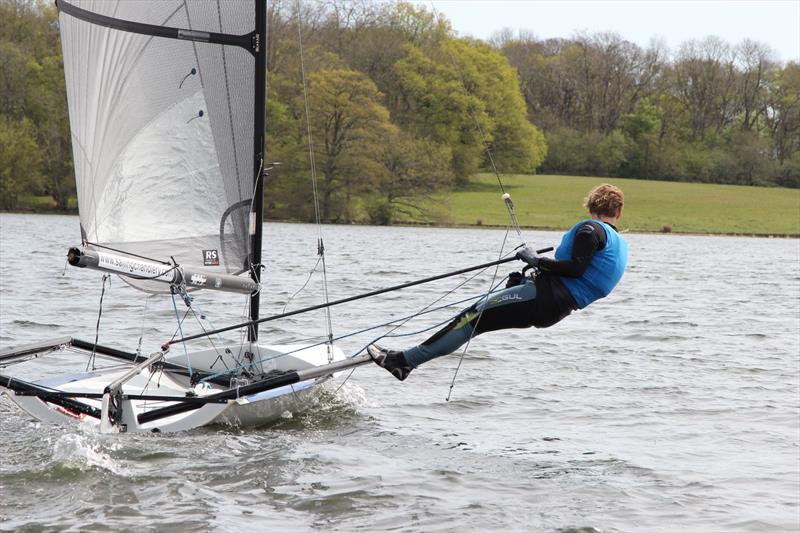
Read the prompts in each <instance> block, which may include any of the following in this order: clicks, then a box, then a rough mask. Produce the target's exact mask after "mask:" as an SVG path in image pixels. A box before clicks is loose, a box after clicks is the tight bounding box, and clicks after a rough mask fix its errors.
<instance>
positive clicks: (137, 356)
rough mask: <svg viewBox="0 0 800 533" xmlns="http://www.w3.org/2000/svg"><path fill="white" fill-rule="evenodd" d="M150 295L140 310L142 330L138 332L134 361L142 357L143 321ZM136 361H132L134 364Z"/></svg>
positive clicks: (145, 316)
mask: <svg viewBox="0 0 800 533" xmlns="http://www.w3.org/2000/svg"><path fill="white" fill-rule="evenodd" d="M151 296H152V294H148V295H147V297H146V298H145V299H144V309H142V329H141V330H140V331H139V345H138V346H137V347H136V359H138V358H139V356H141V355H142V339H143V338H144V321H145V319H146V318H147V304H148V303H149V302H150V297H151ZM136 359H134V360H133V362H134V363H136Z"/></svg>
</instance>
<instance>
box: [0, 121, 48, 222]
mask: <svg viewBox="0 0 800 533" xmlns="http://www.w3.org/2000/svg"><path fill="white" fill-rule="evenodd" d="M40 167H41V158H40V157H39V150H38V149H37V146H36V138H35V132H34V129H33V124H32V123H31V121H30V120H28V119H27V118H22V119H20V120H17V121H15V120H11V119H8V118H6V117H3V116H0V208H1V209H13V208H15V207H16V205H17V199H18V198H19V196H20V195H22V194H37V193H38V192H39V187H40V184H41V180H42V178H41V174H40Z"/></svg>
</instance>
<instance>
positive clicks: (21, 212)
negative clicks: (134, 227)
mask: <svg viewBox="0 0 800 533" xmlns="http://www.w3.org/2000/svg"><path fill="white" fill-rule="evenodd" d="M0 214H11V215H69V216H78V210H77V209H74V210H67V211H58V210H55V209H53V210H42V211H39V210H35V209H27V210H12V211H8V210H0ZM263 221H264V222H278V223H281V224H313V222H307V221H303V220H288V219H287V220H284V219H277V218H265V219H264V220H263ZM327 224H330V225H332V226H367V227H381V226H382V225H381V224H365V223H360V222H355V223H349V224H348V223H344V222H328V223H327ZM383 226H386V227H394V228H404V227H406V228H442V229H493V230H496V229H503V228H505V227H506V226H501V225H494V224H434V223H428V222H398V223H396V224H385V225H383ZM520 229H523V230H532V231H566V230H568V229H569V228H563V227H556V226H552V227H548V226H525V225H521V226H520ZM620 233H622V234H626V233H629V234H638V235H687V236H695V237H750V238H759V239H800V234H798V233H734V232H713V231H702V232H698V231H648V230H639V229H621V230H620Z"/></svg>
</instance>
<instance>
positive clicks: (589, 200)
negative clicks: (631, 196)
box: [583, 183, 625, 217]
mask: <svg viewBox="0 0 800 533" xmlns="http://www.w3.org/2000/svg"><path fill="white" fill-rule="evenodd" d="M624 203H625V195H624V194H622V189H620V188H619V187H615V186H613V185H609V184H608V183H603V184H602V185H598V186H597V187H595V188H594V189H592V190H591V191H589V196H587V197H586V198H584V199H583V206H584V207H585V208H586V209H588V210H589V213H593V214H596V215H605V216H608V217H613V216H616V215H617V212H618V211H619V209H620V208H622V206H623V204H624Z"/></svg>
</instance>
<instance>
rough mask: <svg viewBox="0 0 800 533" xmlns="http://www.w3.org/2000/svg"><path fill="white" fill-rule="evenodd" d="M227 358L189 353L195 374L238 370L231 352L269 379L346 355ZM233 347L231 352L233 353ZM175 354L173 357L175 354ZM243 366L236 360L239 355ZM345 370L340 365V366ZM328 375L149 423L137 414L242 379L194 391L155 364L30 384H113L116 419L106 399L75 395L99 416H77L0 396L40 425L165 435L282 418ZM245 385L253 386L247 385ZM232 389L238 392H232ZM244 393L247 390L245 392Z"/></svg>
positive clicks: (284, 351) (304, 403) (322, 351)
mask: <svg viewBox="0 0 800 533" xmlns="http://www.w3.org/2000/svg"><path fill="white" fill-rule="evenodd" d="M227 348H228V350H230V352H231V353H226V352H225V349H220V350H204V351H200V352H194V353H191V354H189V359H190V361H191V363H192V369H193V371H195V372H197V371H200V372H205V373H206V375H207V374H208V373H214V372H220V371H223V370H226V369H235V368H236V367H237V365H238V363H237V361H236V359H237V358H234V357H233V353H236V354H237V355H240V354H244V353H245V350H249V351H251V353H252V354H253V360H254V361H256V363H255V367H256V368H257V369H258V370H259V371H261V372H264V373H265V375H266V377H267V378H270V377H274V376H276V375H277V376H280V374H281V373H285V372H289V373H295V372H301V374H302V373H303V372H310V373H312V374H313V373H314V370H315V369H316V368H319V367H322V368H324V367H326V366H327V365H329V363H330V362H334V363H341V362H343V361H344V359H345V357H344V355H343V354H342V352H341V350H339V349H338V348H335V347H332V348H331V349H330V356H329V349H328V347H327V346H324V345H322V346H311V347H304V346H298V345H273V346H267V345H258V346H255V345H253V346H252V349H250V348H251V346H250V345H245V347H243V348H241V347H239V346H236V347H232V346H228V347H227ZM234 349H235V350H236V352H234ZM176 351H179V349H178V350H176ZM238 359H239V360H240V361H241V360H242V357H238ZM164 361H165V362H167V363H174V364H180V365H185V364H186V357H185V356H183V355H174V356H172V357H170V358H167V359H165V360H164ZM345 364H346V363H345ZM331 377H333V374H332V373H331V372H328V373H324V374H322V375H320V376H319V377H315V378H312V379H305V380H301V381H298V382H296V383H291V384H288V385H283V386H278V387H276V388H270V389H268V390H262V391H260V392H255V393H252V394H247V393H244V394H241V395H239V394H238V393H237V392H232V393H231V394H232V397H231V398H229V399H225V400H222V401H219V402H215V403H205V404H201V403H197V404H195V405H193V406H192V407H190V408H188V409H185V410H183V411H182V412H177V413H175V414H173V415H169V416H159V417H158V418H157V419H155V420H142V419H141V415H144V414H146V413H150V416H152V415H153V412H158V410H159V409H163V408H167V407H174V406H179V405H183V404H184V403H185V402H183V401H181V400H185V399H186V398H187V393H188V394H189V395H191V396H195V397H197V398H207V397H210V396H213V395H215V394H217V395H218V394H221V393H225V391H238V389H239V388H244V387H246V386H247V385H248V383H247V381H246V380H244V379H243V380H242V381H241V382H238V383H236V384H234V386H233V387H232V388H228V387H223V386H221V385H217V384H213V383H212V384H208V383H204V384H201V385H197V386H192V385H191V383H190V380H189V378H188V376H186V375H182V374H181V373H179V372H175V371H170V370H163V369H159V368H158V362H156V363H155V364H146V365H142V364H140V365H139V368H138V369H137V367H135V366H134V365H133V364H123V365H118V366H114V367H107V368H104V369H103V370H100V371H94V372H85V373H81V374H77V375H73V376H60V377H57V378H53V379H46V380H41V381H39V382H37V383H35V384H34V385H37V386H39V387H43V388H45V389H47V390H49V391H57V392H59V393H78V394H96V395H100V394H102V393H104V392H106V393H107V392H108V389H107V388H108V387H110V386H111V387H112V390H113V386H114V384H115V383H117V384H118V386H119V391H120V393H121V394H122V398H124V399H122V401H121V402H119V404H120V405H119V406H120V408H121V409H119V410H118V412H120V413H121V415H119V416H118V417H117V418H116V419H114V418H113V416H112V418H109V412H112V413H113V411H114V410H113V409H109V403H110V402H111V401H112V395H110V394H105V395H103V397H102V398H100V397H97V398H85V397H80V396H78V397H76V398H75V400H78V401H80V402H81V403H82V404H84V405H86V406H89V407H90V408H93V409H94V410H96V411H97V412H99V413H101V416H99V417H97V416H92V415H90V414H85V413H79V412H76V411H75V410H72V409H71V408H70V407H69V406H64V405H56V404H54V403H51V402H49V401H47V398H44V399H42V398H40V397H38V396H36V395H30V394H25V393H18V392H15V391H14V390H11V389H10V388H7V387H5V386H4V385H3V384H2V382H0V391H2V392H5V393H6V394H7V395H8V396H9V398H11V400H12V401H14V402H15V403H16V404H17V405H19V406H20V407H21V408H22V409H24V410H25V411H27V412H28V413H30V414H31V415H33V416H34V417H36V418H38V419H39V420H42V421H46V422H51V423H56V424H62V425H74V424H76V423H83V424H89V425H92V426H96V427H97V428H98V429H99V431H101V432H103V433H114V432H171V431H184V430H187V429H192V428H196V427H200V426H205V425H208V424H228V425H236V426H253V425H260V424H266V423H269V422H272V421H274V420H277V419H279V418H281V417H283V416H285V414H286V413H287V412H292V413H294V412H298V411H302V410H304V409H305V408H307V407H308V405H309V403H310V401H311V400H312V399H313V395H314V394H315V391H314V389H315V388H316V386H317V385H319V384H321V383H322V382H324V381H327V380H329V379H330V378H331ZM250 381H255V380H253V379H251V380H250ZM236 385H238V387H237V386H236ZM245 390H246V389H245ZM133 395H150V396H164V397H168V398H176V400H175V401H165V400H163V399H158V400H153V399H147V400H141V399H125V398H126V397H127V396H133Z"/></svg>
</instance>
